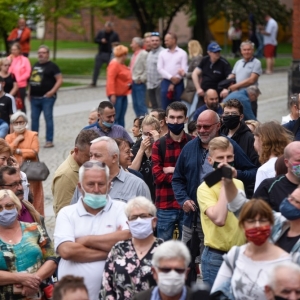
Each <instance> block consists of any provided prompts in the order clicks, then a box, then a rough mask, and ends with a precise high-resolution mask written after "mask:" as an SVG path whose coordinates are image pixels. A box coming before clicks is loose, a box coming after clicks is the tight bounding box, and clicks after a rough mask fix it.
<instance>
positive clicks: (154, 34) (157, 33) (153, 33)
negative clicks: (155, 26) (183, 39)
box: [151, 32, 159, 36]
mask: <svg viewBox="0 0 300 300" xmlns="http://www.w3.org/2000/svg"><path fill="white" fill-rule="evenodd" d="M151 36H159V32H151Z"/></svg>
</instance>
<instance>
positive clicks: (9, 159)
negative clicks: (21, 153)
mask: <svg viewBox="0 0 300 300" xmlns="http://www.w3.org/2000/svg"><path fill="white" fill-rule="evenodd" d="M13 163H14V161H13V159H12V158H11V157H9V158H8V159H7V165H8V166H12V165H13Z"/></svg>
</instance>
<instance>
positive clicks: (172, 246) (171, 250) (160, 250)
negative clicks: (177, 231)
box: [152, 240, 191, 268]
mask: <svg viewBox="0 0 300 300" xmlns="http://www.w3.org/2000/svg"><path fill="white" fill-rule="evenodd" d="M176 258H182V259H183V260H184V263H185V266H186V268H187V267H188V265H189V264H190V262H191V254H190V251H189V249H188V248H187V246H186V245H185V244H184V243H183V242H181V241H176V240H171V241H167V242H165V243H163V244H161V245H160V246H159V247H157V249H156V250H155V252H154V254H153V258H152V265H153V266H154V267H159V262H160V260H161V259H176Z"/></svg>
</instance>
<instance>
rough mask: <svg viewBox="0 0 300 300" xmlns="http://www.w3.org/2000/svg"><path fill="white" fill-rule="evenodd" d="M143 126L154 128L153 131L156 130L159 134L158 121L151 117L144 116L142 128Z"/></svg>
mask: <svg viewBox="0 0 300 300" xmlns="http://www.w3.org/2000/svg"><path fill="white" fill-rule="evenodd" d="M144 125H151V126H153V127H155V130H157V131H158V132H160V124H159V121H158V120H157V119H156V118H154V117H152V116H146V117H145V118H144V120H143V122H142V128H143V126H144Z"/></svg>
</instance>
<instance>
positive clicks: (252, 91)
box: [246, 85, 260, 96]
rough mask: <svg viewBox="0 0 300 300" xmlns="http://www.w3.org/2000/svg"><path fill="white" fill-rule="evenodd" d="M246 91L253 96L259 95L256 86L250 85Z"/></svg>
mask: <svg viewBox="0 0 300 300" xmlns="http://www.w3.org/2000/svg"><path fill="white" fill-rule="evenodd" d="M246 90H247V93H248V94H255V95H256V96H258V95H259V94H260V90H259V88H258V86H257V85H250V86H248V87H247V89H246Z"/></svg>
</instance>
